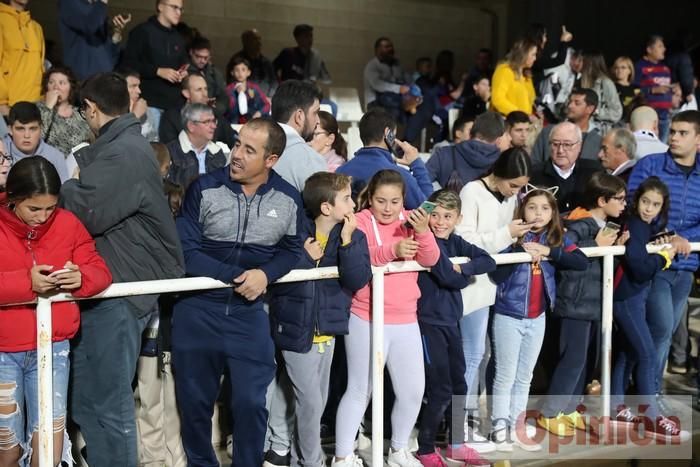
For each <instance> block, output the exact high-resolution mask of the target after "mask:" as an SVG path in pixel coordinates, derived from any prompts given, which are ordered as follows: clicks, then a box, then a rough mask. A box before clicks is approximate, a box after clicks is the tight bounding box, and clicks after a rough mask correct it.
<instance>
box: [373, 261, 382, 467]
mask: <svg viewBox="0 0 700 467" xmlns="http://www.w3.org/2000/svg"><path fill="white" fill-rule="evenodd" d="M372 269H373V275H372V465H384V269H383V268H372Z"/></svg>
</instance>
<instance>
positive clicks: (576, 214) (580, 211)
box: [566, 207, 593, 221]
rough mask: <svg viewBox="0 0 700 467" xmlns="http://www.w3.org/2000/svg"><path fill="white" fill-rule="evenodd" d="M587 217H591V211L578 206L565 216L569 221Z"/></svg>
mask: <svg viewBox="0 0 700 467" xmlns="http://www.w3.org/2000/svg"><path fill="white" fill-rule="evenodd" d="M588 217H593V215H592V214H591V212H590V211H589V210H588V209H584V208H582V207H578V208H576V209H574V210H573V211H571V212H570V213H569V215H568V216H566V219H567V220H570V221H576V220H579V219H586V218H588Z"/></svg>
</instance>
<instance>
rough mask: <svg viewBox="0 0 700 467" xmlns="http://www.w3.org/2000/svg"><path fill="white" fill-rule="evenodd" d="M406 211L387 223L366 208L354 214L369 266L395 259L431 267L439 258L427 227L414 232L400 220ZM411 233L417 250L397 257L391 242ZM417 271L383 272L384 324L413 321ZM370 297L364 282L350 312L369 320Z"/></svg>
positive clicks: (415, 312) (415, 311) (416, 294)
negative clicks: (407, 255)
mask: <svg viewBox="0 0 700 467" xmlns="http://www.w3.org/2000/svg"><path fill="white" fill-rule="evenodd" d="M407 218H408V211H404V212H403V213H402V216H400V217H399V219H398V220H396V221H394V222H392V223H391V224H382V223H380V222H379V221H377V220H376V219H374V216H373V215H372V212H371V211H370V210H369V209H363V210H362V211H360V212H359V213H357V228H358V229H360V230H361V231H362V232H364V234H365V235H366V236H367V244H368V245H369V259H370V261H371V263H372V266H384V265H385V264H388V263H390V262H392V261H397V260H399V261H400V260H415V261H417V262H418V264H420V265H421V266H424V267H428V268H429V267H432V266H435V265H436V264H437V262H438V260H439V259H440V249H439V248H438V246H437V243H436V241H435V236H433V233H432V232H431V231H430V230H427V231H426V232H423V233H417V232H415V231H414V230H413V229H408V228H407V227H406V226H405V225H404V223H405V222H406V219H407ZM410 235H413V238H414V240H416V241H417V242H418V243H419V244H420V245H419V247H418V253H417V254H416V256H415V257H413V258H398V257H397V256H396V253H395V252H394V245H395V244H396V243H398V242H399V241H401V240H403V239H404V238H407V237H408V236H410ZM419 298H420V289H419V288H418V272H402V273H396V274H387V275H386V277H385V278H384V322H385V323H386V324H409V323H415V322H416V321H417V309H418V299H419ZM371 300H372V298H371V294H370V285H369V284H368V285H365V286H364V287H363V288H362V289H360V290H359V291H357V292H356V293H355V295H354V296H353V297H352V303H351V305H350V309H351V311H352V312H353V313H354V314H355V315H357V316H358V317H359V318H361V319H363V320H365V321H370V320H371V318H372V313H371V309H372V301H371Z"/></svg>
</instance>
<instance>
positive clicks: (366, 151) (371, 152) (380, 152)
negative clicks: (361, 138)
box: [355, 146, 394, 163]
mask: <svg viewBox="0 0 700 467" xmlns="http://www.w3.org/2000/svg"><path fill="white" fill-rule="evenodd" d="M362 156H365V157H367V156H368V157H374V156H379V157H384V158H385V159H386V160H388V161H391V162H392V163H394V158H393V157H392V156H391V153H390V152H389V150H388V149H384V148H378V147H374V146H372V147H366V148H360V149H358V150H357V152H355V157H362Z"/></svg>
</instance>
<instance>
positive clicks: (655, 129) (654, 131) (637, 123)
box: [630, 105, 668, 159]
mask: <svg viewBox="0 0 700 467" xmlns="http://www.w3.org/2000/svg"><path fill="white" fill-rule="evenodd" d="M630 128H631V129H632V132H633V133H634V139H635V140H636V141H637V154H636V159H641V158H642V157H644V156H648V155H649V154H659V153H662V152H666V151H668V146H667V145H666V144H664V143H663V142H661V141H660V140H659V137H658V134H659V116H658V115H657V114H656V110H654V109H652V108H651V107H648V106H646V105H644V106H641V107H637V108H636V109H634V111H632V114H631V115H630Z"/></svg>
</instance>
